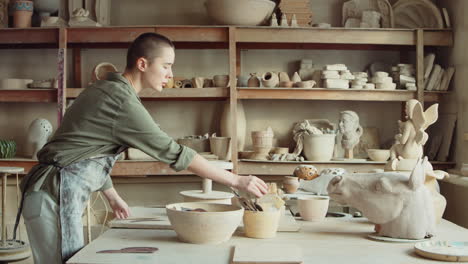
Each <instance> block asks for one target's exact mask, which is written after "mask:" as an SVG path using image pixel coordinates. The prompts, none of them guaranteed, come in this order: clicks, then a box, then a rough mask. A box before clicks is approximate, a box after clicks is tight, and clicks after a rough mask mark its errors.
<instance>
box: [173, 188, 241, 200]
mask: <svg viewBox="0 0 468 264" xmlns="http://www.w3.org/2000/svg"><path fill="white" fill-rule="evenodd" d="M180 194H181V195H182V196H185V197H190V198H195V199H203V200H224V199H231V198H232V197H234V194H232V193H228V192H219V191H211V192H207V193H204V192H203V191H202V190H191V191H182V192H180Z"/></svg>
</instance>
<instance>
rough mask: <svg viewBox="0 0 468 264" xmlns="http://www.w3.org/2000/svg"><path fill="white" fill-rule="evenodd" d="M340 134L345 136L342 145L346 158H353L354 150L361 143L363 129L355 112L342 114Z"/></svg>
mask: <svg viewBox="0 0 468 264" xmlns="http://www.w3.org/2000/svg"><path fill="white" fill-rule="evenodd" d="M339 129H340V133H341V134H342V135H343V136H342V139H341V145H342V146H343V148H344V150H345V158H347V159H352V158H353V148H354V146H356V145H357V144H358V143H359V139H360V138H361V136H362V133H363V129H362V127H361V125H360V124H359V116H358V115H357V114H356V112H353V111H349V110H348V111H343V112H341V113H340V123H339Z"/></svg>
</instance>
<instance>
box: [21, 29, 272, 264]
mask: <svg viewBox="0 0 468 264" xmlns="http://www.w3.org/2000/svg"><path fill="white" fill-rule="evenodd" d="M174 59H175V52H174V45H173V44H172V42H171V41H170V40H169V39H168V38H166V37H164V36H162V35H159V34H155V33H145V34H142V35H141V36H139V37H138V38H137V39H136V40H135V41H134V42H133V43H132V44H131V46H130V48H129V49H128V53H127V66H126V69H125V72H124V73H123V74H122V75H119V74H109V76H108V78H107V80H104V81H98V82H96V83H95V84H93V85H92V87H90V88H88V89H86V90H85V91H84V92H83V93H82V94H81V95H80V96H79V97H78V98H77V99H76V100H75V102H74V103H73V105H72V106H71V107H70V108H69V109H68V110H67V112H66V114H65V116H64V118H63V122H62V124H61V125H60V127H59V128H58V129H57V131H56V132H55V134H54V136H53V137H52V139H51V141H50V142H49V143H47V144H46V145H45V146H44V147H43V148H42V149H41V151H40V152H39V153H38V160H39V164H38V165H37V166H35V167H34V168H33V169H32V170H31V171H30V173H29V174H28V175H27V176H26V177H25V179H24V180H23V182H22V189H23V193H24V201H23V202H24V206H23V207H24V210H23V216H24V219H25V224H26V227H27V232H28V237H29V241H30V244H31V248H32V252H33V256H34V261H35V263H47V264H52V263H62V262H65V261H66V260H67V259H69V258H70V257H71V256H72V255H73V254H74V253H76V252H77V251H78V250H79V249H81V248H82V247H83V246H84V241H83V227H82V222H81V216H82V213H83V210H84V208H85V203H86V201H87V200H88V199H89V197H90V195H91V193H92V192H94V191H102V192H103V193H104V196H105V197H106V198H107V200H108V202H109V204H110V206H111V207H112V209H113V211H114V213H115V215H116V217H117V218H119V219H121V218H127V217H128V216H129V214H130V212H129V209H128V205H127V204H126V203H125V201H123V200H122V198H121V197H120V196H119V195H118V193H117V191H116V190H115V189H114V188H113V187H112V181H111V178H110V176H109V174H110V171H111V169H112V166H113V165H114V163H115V161H116V160H117V158H118V156H119V153H121V152H122V151H123V150H125V149H126V148H128V147H132V148H137V149H140V150H142V151H144V152H145V153H147V154H149V155H150V156H152V157H154V158H156V159H158V160H160V161H162V162H164V163H167V164H169V165H170V166H171V167H172V168H173V169H174V170H176V171H180V170H184V169H188V170H189V171H191V172H193V173H195V174H197V175H199V176H201V177H205V178H209V179H212V180H214V181H217V182H219V183H222V184H225V185H228V186H231V187H235V188H238V189H241V190H245V191H248V192H250V193H253V194H254V195H256V196H258V197H260V196H262V195H263V194H265V193H266V192H267V186H266V184H265V183H264V182H263V181H262V180H260V179H259V178H257V177H254V176H248V177H240V176H238V175H235V174H232V173H230V172H228V171H225V170H222V169H219V168H216V167H214V166H213V165H211V164H210V163H209V162H208V161H207V160H205V159H204V158H203V157H201V156H200V155H198V154H197V153H196V152H195V151H193V150H192V149H190V148H188V147H185V146H181V145H179V144H177V143H176V142H175V141H174V140H173V139H172V138H170V137H169V136H168V135H167V134H166V133H164V132H163V131H162V130H160V128H159V126H158V125H157V124H156V123H155V122H154V121H153V119H152V117H151V116H150V114H149V113H148V112H147V111H146V109H145V108H144V107H143V105H142V104H141V101H140V99H139V98H138V95H137V94H138V93H139V92H140V91H141V90H142V89H143V88H151V89H155V90H157V91H161V90H162V88H163V87H164V86H165V85H166V84H167V82H168V81H169V79H170V78H172V77H173V75H172V65H173V64H174ZM20 210H21V209H20Z"/></svg>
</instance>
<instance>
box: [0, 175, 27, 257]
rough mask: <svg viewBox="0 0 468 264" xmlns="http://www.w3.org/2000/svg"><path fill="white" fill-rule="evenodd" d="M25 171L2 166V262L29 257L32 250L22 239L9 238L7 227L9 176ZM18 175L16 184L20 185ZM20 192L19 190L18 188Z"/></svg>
mask: <svg viewBox="0 0 468 264" xmlns="http://www.w3.org/2000/svg"><path fill="white" fill-rule="evenodd" d="M22 172H24V169H23V168H18V167H0V176H1V177H2V193H3V195H2V241H1V243H0V263H9V262H16V261H20V260H24V259H27V258H29V256H30V255H31V251H30V250H29V245H28V244H27V243H26V242H24V241H21V240H12V239H10V240H8V239H7V232H6V231H7V229H6V197H7V196H6V190H7V178H8V176H9V175H13V174H15V175H16V176H18V174H19V173H22ZM18 184H19V183H18V177H16V185H17V186H18ZM16 191H17V192H18V190H16Z"/></svg>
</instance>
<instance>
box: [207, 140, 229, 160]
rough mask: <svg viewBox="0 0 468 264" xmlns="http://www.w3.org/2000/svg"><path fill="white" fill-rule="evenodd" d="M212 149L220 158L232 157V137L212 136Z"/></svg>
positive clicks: (227, 158)
mask: <svg viewBox="0 0 468 264" xmlns="http://www.w3.org/2000/svg"><path fill="white" fill-rule="evenodd" d="M210 149H211V152H212V153H213V154H215V155H216V156H218V158H219V159H220V160H230V159H231V138H230V137H211V138H210Z"/></svg>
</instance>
